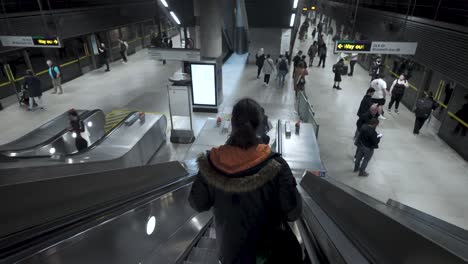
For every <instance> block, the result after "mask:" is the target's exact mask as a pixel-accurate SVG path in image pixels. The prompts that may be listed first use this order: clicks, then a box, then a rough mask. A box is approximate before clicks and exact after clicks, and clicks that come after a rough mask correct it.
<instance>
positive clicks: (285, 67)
mask: <svg viewBox="0 0 468 264" xmlns="http://www.w3.org/2000/svg"><path fill="white" fill-rule="evenodd" d="M278 69H279V70H280V71H288V63H287V62H286V61H285V60H281V61H280V63H279V66H278Z"/></svg>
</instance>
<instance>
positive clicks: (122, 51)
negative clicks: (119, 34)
mask: <svg viewBox="0 0 468 264" xmlns="http://www.w3.org/2000/svg"><path fill="white" fill-rule="evenodd" d="M119 45H120V56H121V57H122V62H123V63H127V50H128V43H127V42H126V41H123V40H121V39H119Z"/></svg>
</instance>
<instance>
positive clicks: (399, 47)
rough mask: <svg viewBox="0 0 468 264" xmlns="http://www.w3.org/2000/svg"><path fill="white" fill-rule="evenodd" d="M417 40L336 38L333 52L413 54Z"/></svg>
mask: <svg viewBox="0 0 468 264" xmlns="http://www.w3.org/2000/svg"><path fill="white" fill-rule="evenodd" d="M417 47H418V43H417V42H383V41H360V40H338V41H336V44H335V52H349V53H373V54H400V55H414V54H415V53H416V48H417Z"/></svg>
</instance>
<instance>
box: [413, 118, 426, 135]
mask: <svg viewBox="0 0 468 264" xmlns="http://www.w3.org/2000/svg"><path fill="white" fill-rule="evenodd" d="M426 120H427V118H424V117H416V120H414V129H413V133H414V134H419V130H421V128H422V126H423V125H424V122H426Z"/></svg>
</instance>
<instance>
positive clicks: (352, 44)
mask: <svg viewBox="0 0 468 264" xmlns="http://www.w3.org/2000/svg"><path fill="white" fill-rule="evenodd" d="M371 47H372V42H371V41H362V40H361V41H359V40H357V41H355V40H338V41H337V42H336V45H335V51H336V52H353V53H359V52H361V53H369V52H370V51H371Z"/></svg>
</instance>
